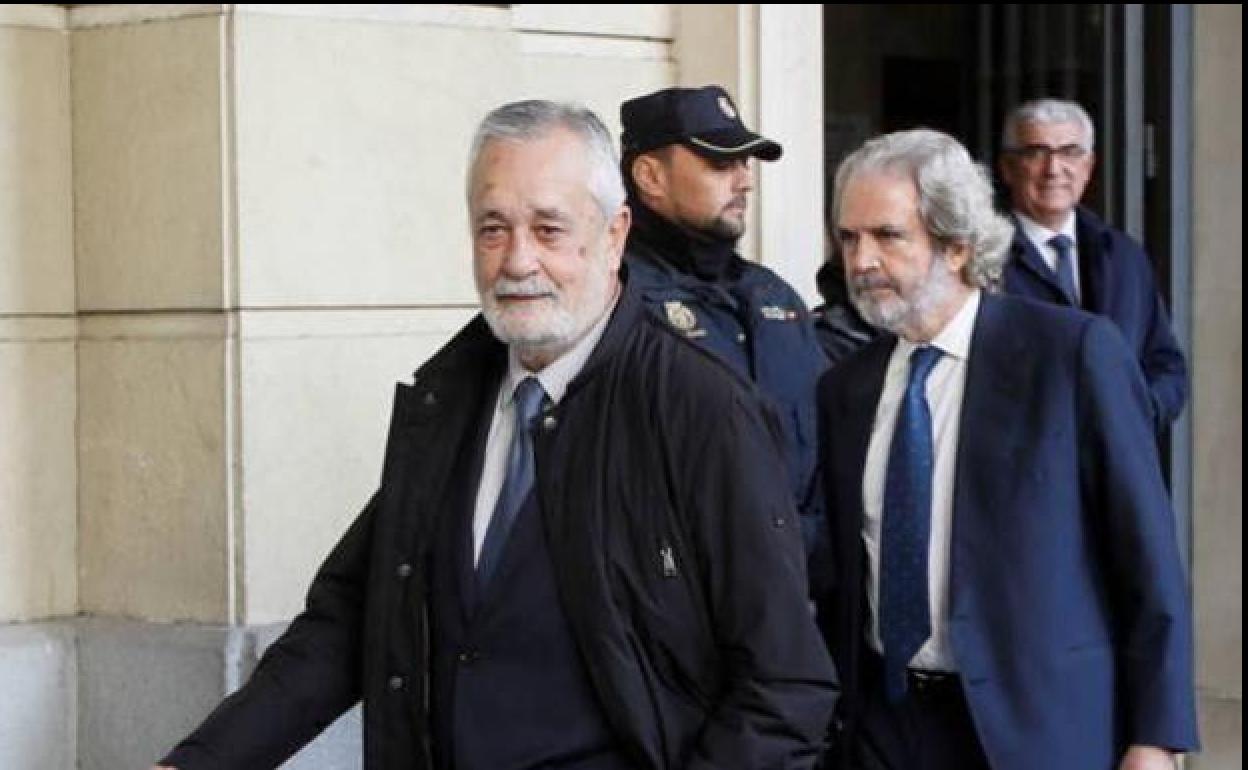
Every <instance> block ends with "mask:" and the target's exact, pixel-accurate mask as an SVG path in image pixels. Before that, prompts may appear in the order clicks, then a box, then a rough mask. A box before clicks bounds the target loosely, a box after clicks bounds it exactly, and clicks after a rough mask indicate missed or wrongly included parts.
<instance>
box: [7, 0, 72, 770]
mask: <svg viewBox="0 0 1248 770" xmlns="http://www.w3.org/2000/svg"><path fill="white" fill-rule="evenodd" d="M64 30H65V12H64V10H63V9H60V8H58V7H55V6H38V5H4V6H0V682H2V683H3V686H0V767H71V766H72V765H73V762H74V759H75V753H76V750H75V739H76V736H75V731H74V727H75V725H74V721H73V719H72V718H71V717H67V716H66V715H67V714H72V712H73V710H74V697H75V686H74V678H75V668H74V655H73V650H74V643H73V637H72V633H70V632H69V631H68V630H67V627H66V625H65V624H64V622H63V621H64V619H66V618H68V617H70V616H72V615H73V614H74V613H75V612H77V609H78V581H77V572H76V569H77V568H76V565H75V559H76V550H77V546H78V528H77V523H76V515H77V509H76V499H75V498H76V490H77V475H78V471H77V461H76V458H75V449H74V415H75V412H76V407H75V391H74V388H75V386H74V383H75V362H74V337H75V332H76V329H77V323H76V321H75V318H74V264H73V240H72V236H73V232H72V229H73V215H72V210H71V206H70V203H71V198H70V184H71V170H70V153H69V148H70V111H69V51H68V47H67V40H66V37H65V31H64Z"/></svg>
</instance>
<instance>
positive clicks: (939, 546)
mask: <svg viewBox="0 0 1248 770" xmlns="http://www.w3.org/2000/svg"><path fill="white" fill-rule="evenodd" d="M979 301H980V292H979V290H975V291H974V292H972V293H971V295H970V296H969V297H968V298H967V299H966V301H965V302H964V303H963V305H962V308H961V309H960V310H959V311H958V312H957V314H956V315H954V317H953V319H952V320H950V321H949V323H948V324H946V325H945V328H944V329H942V330H941V331H940V333H939V334H937V335H936V337H935V338H934V339H933V340H932V341H931V342H930V343H929V344H930V345H931V346H932V347H935V348H939V349H940V350H941V352H942V353H943V354H944V355H942V356H941V357H940V359H939V360H938V361H937V362H936V365H935V367H934V368H933V369H932V372H931V374H930V375H929V376H928V378H927V387H926V395H927V403H928V408H929V409H930V410H931V414H932V451H933V452H934V453H935V456H934V457H933V464H932V523H931V540H930V541H929V543H928V552H927V584H928V602H929V611H930V613H931V620H932V635H931V637H929V638H928V640H927V641H926V642H925V643H924V644H923V646H921V647H920V648H919V651H918V652H917V653H915V656H914V658H913V659H912V660H911V662H910V665H911V666H912V667H914V668H920V669H927V670H933V671H956V670H957V668H958V666H957V661H956V660H955V659H954V656H953V650H952V648H951V647H950V644H949V635H948V620H949V543H950V534H951V532H952V531H953V481H954V469H955V466H956V464H957V458H958V423H959V418H960V417H961V414H962V395H963V392H964V391H965V390H966V357H967V353H968V352H969V351H970V347H971V332H972V330H973V329H974V327H975V314H976V313H977V312H978V311H979ZM916 347H918V346H917V345H915V344H914V343H912V342H909V341H907V340H906V339H904V338H898V340H897V347H896V348H895V349H894V350H893V354H892V357H891V358H889V360H888V370H887V371H886V373H885V375H884V389H883V390H882V391H881V393H880V403H879V406H878V407H877V408H876V411H875V424H874V426H873V427H872V429H871V443H870V444H868V446H867V460H866V468H865V470H864V473H863V477H862V502H863V513H864V515H865V518H864V519H863V527H862V540H863V543H864V544H865V545H866V549H867V601H868V603H869V605H870V608H871V628H870V629H869V630H868V633H867V638H868V641H869V642H870V644H871V645H872V646H873V647H874V648H875V650H876V651H877V652H880V653H882V652H883V649H884V645H883V644H882V643H881V642H880V616H879V607H880V602H879V596H880V524H881V520H882V517H883V508H884V482H885V477H886V476H887V472H888V455H889V449H890V447H891V446H892V443H893V428H894V427H895V426H896V424H897V413H898V411H900V409H901V400H902V397H903V396H904V394H905V390H906V383H907V381H908V379H909V375H910V354H911V353H912V352H914V349H915V348H916Z"/></svg>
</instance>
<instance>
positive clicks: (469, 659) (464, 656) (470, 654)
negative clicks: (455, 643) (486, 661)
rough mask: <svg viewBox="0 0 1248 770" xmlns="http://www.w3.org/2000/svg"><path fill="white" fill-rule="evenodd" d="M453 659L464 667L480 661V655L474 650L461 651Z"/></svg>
mask: <svg viewBox="0 0 1248 770" xmlns="http://www.w3.org/2000/svg"><path fill="white" fill-rule="evenodd" d="M455 658H456V660H458V661H459V662H460V663H462V664H464V665H465V666H471V665H472V664H473V663H476V662H477V661H478V660H480V659H481V653H479V652H477V651H476V650H463V651H462V652H460V653H459V654H458V655H456V656H455Z"/></svg>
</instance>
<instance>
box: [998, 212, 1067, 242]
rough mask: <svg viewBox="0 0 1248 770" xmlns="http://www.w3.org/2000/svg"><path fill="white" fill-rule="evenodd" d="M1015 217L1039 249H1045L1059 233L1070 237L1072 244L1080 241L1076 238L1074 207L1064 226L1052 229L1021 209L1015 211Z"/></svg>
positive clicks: (1025, 233)
mask: <svg viewBox="0 0 1248 770" xmlns="http://www.w3.org/2000/svg"><path fill="white" fill-rule="evenodd" d="M1014 218H1015V219H1017V220H1018V225H1019V227H1021V228H1022V230H1023V234H1024V235H1026V236H1027V240H1029V241H1031V242H1032V243H1034V244H1035V245H1036V247H1037V248H1039V249H1044V247H1046V246H1048V245H1049V241H1050V240H1052V238H1053V236H1055V235H1058V234H1059V233H1060V234H1061V235H1065V236H1066V237H1067V238H1069V239H1070V242H1071V243H1072V244H1075V243H1078V240H1076V238H1075V212H1074V210H1073V209H1072V210H1071V212H1070V213H1069V214H1067V215H1066V219H1065V221H1063V222H1062V226H1061V227H1059V228H1057V229H1056V230H1050V229H1049V228H1047V227H1045V226H1044V225H1042V224H1040V223H1039V222H1037V221H1036V220H1034V219H1032V218H1031V217H1029V216H1027V215H1026V214H1024V213H1022V212H1021V211H1015V212H1014Z"/></svg>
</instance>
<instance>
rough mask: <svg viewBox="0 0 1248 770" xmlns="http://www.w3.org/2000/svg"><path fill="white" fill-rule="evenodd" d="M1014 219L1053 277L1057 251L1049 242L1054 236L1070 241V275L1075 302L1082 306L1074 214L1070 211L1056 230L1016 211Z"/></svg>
mask: <svg viewBox="0 0 1248 770" xmlns="http://www.w3.org/2000/svg"><path fill="white" fill-rule="evenodd" d="M1014 217H1015V218H1016V219H1017V220H1018V226H1019V229H1021V230H1022V231H1023V235H1025V236H1027V240H1029V241H1031V245H1032V246H1035V247H1036V253H1038V254H1039V255H1040V258H1041V259H1043V260H1044V264H1046V265H1048V267H1049V270H1051V271H1053V274H1054V275H1056V274H1057V249H1055V248H1053V247H1052V246H1050V245H1049V241H1050V240H1052V239H1053V236H1055V235H1064V236H1066V237H1067V238H1069V239H1070V273H1071V276H1072V277H1073V278H1074V279H1075V297H1076V300H1077V301H1078V302H1080V303H1081V304H1082V302H1083V300H1082V297H1083V284H1082V282H1081V281H1080V280H1079V239H1078V238H1076V237H1075V212H1074V211H1071V212H1070V214H1069V215H1067V217H1066V221H1065V222H1063V223H1062V226H1061V227H1059V228H1057V229H1056V230H1050V229H1049V228H1047V227H1045V226H1044V225H1042V224H1040V223H1039V222H1037V221H1035V220H1034V219H1030V218H1029V217H1028V216H1027V215H1026V214H1023V213H1021V212H1018V211H1015V212H1014Z"/></svg>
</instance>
